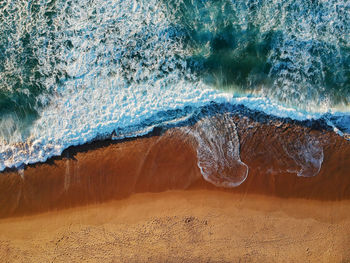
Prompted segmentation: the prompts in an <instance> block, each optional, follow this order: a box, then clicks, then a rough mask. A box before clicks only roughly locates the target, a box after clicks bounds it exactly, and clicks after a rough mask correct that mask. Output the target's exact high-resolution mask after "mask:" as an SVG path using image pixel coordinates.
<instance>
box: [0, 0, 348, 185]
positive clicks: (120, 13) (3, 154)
mask: <svg viewBox="0 0 350 263" xmlns="http://www.w3.org/2000/svg"><path fill="white" fill-rule="evenodd" d="M212 102H215V103H228V104H232V105H240V104H242V105H244V106H245V107H247V108H249V109H252V110H256V111H263V112H264V113H266V114H269V115H273V116H278V117H282V118H291V119H296V120H306V119H319V118H322V119H324V120H326V122H327V123H328V125H329V126H331V127H332V128H333V129H334V131H335V132H337V133H339V134H340V135H342V136H343V135H347V134H350V2H349V1H347V0H328V1H317V0H273V1H263V0H238V1H234V0H215V1H214V0H213V1H210V0H191V1H190V0H168V1H164V0H64V1H63V0H33V1H24V0H6V1H0V171H1V170H4V169H5V168H6V167H22V166H23V165H24V164H29V163H35V162H40V161H45V160H47V158H49V157H51V156H55V155H60V154H61V153H62V151H63V150H64V149H66V148H67V147H69V146H72V145H79V144H83V143H86V142H90V141H92V140H95V139H101V138H102V139H103V138H105V137H110V136H112V138H116V139H120V138H125V137H133V136H139V135H142V134H146V133H148V132H150V131H151V130H152V129H153V128H154V127H157V126H158V125H163V124H165V123H177V122H180V121H183V120H185V119H187V118H191V117H193V115H194V114H196V113H197V112H198V111H197V110H196V109H198V108H200V107H203V106H205V105H208V104H210V103H212ZM215 125H219V126H220V125H221V124H220V121H218V120H215V119H214V120H202V121H201V122H200V123H199V124H198V127H197V128H196V129H197V130H195V131H194V132H192V135H193V136H194V137H195V138H197V140H198V141H202V142H204V144H200V145H202V146H203V145H205V142H206V141H211V140H213V139H214V138H212V137H210V136H211V135H210V134H214V133H215V128H214V127H215ZM223 136H228V138H227V140H228V141H229V142H231V144H232V145H231V144H230V145H225V143H227V142H221V141H220V140H219V137H220V136H216V137H215V138H217V145H216V146H215V147H216V151H217V154H215V151H214V152H212V151H211V152H208V151H207V150H206V148H203V147H204V146H203V147H202V148H201V147H199V149H200V151H199V153H198V157H199V163H198V165H199V167H200V168H201V170H202V173H203V176H204V177H206V175H207V174H208V173H212V172H211V171H209V170H208V169H209V168H208V167H213V166H210V165H207V164H206V162H207V160H209V159H210V160H214V161H215V160H216V159H217V160H216V162H215V163H216V165H217V170H220V169H221V168H220V167H223V165H222V164H220V160H221V161H222V158H230V159H231V160H232V161H234V162H235V164H236V166H237V167H239V168H237V169H239V170H240V171H241V172H240V175H239V176H238V177H237V178H235V179H234V180H233V179H232V180H231V181H230V183H229V184H230V185H229V186H235V185H238V184H240V183H241V182H242V181H244V179H245V178H246V176H247V173H248V167H246V166H245V164H244V163H243V162H242V161H241V160H240V157H239V151H238V150H237V149H238V148H237V147H239V141H238V138H237V133H236V131H235V127H234V124H232V123H231V124H230V133H229V135H227V134H226V135H225V134H224V135H223ZM220 147H229V148H230V149H231V150H230V153H229V154H227V153H220V151H219V150H218V149H219V148H220ZM310 147H311V148H310ZM310 147H309V148H308V150H307V151H306V152H311V153H312V154H311V155H312V156H317V158H316V160H321V159H323V152H322V154H321V152H320V151H318V150H317V151H316V150H313V149H314V148H315V147H316V146H315V147H314V146H310ZM316 148H317V147H316ZM316 148H315V149H316ZM310 149H311V150H310ZM317 149H318V148H317ZM220 154H223V155H222V156H221V157H222V158H221V157H220ZM321 157H322V158H321ZM317 162H318V161H315V163H317ZM313 167H314V166H313ZM315 167H316V168H317V167H318V168H317V169H319V168H320V166H317V165H316V164H315ZM317 169H316V170H317ZM223 174H225V172H223ZM208 178H209V177H208V176H207V179H208ZM210 180H212V182H213V183H217V184H218V185H221V184H222V183H220V182H219V181H218V179H217V178H212V177H210ZM224 186H225V185H224Z"/></svg>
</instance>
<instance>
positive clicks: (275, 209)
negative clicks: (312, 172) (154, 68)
mask: <svg viewBox="0 0 350 263" xmlns="http://www.w3.org/2000/svg"><path fill="white" fill-rule="evenodd" d="M258 118H259V117H258ZM233 119H234V121H235V125H236V127H237V134H238V136H239V141H240V147H239V150H240V158H241V160H242V161H243V162H244V163H245V164H246V165H247V166H248V167H249V174H248V177H247V179H246V180H245V181H244V182H243V183H242V184H241V185H240V186H238V187H236V188H233V189H224V188H217V187H215V186H213V185H212V184H210V183H208V182H207V181H205V180H204V179H203V176H202V174H201V172H200V169H199V168H198V165H197V161H198V158H197V152H196V147H197V146H196V144H195V143H194V142H193V140H192V141H191V140H190V139H189V136H186V134H184V133H183V131H181V128H174V129H170V130H167V131H166V132H165V133H162V134H161V135H154V136H149V137H144V138H138V139H135V140H125V141H122V142H113V141H108V140H107V141H100V142H93V143H91V144H86V145H82V146H78V147H71V148H69V149H67V150H66V151H64V153H63V154H62V156H60V157H55V158H52V159H50V160H49V161H47V162H46V163H41V164H34V165H29V166H27V167H25V168H24V169H22V170H18V171H16V170H7V171H5V172H2V173H1V174H0V218H2V219H0V259H1V262H67V261H69V262H81V261H84V262H85V261H91V262H239V261H242V262H281V261H287V262H349V261H350V249H349V247H350V174H349V167H350V142H349V141H346V140H345V139H344V138H342V137H340V136H338V135H336V134H335V133H334V132H331V131H327V130H325V129H323V128H322V127H319V126H317V125H316V126H315V125H314V126H312V125H311V126H310V125H307V124H300V125H297V124H290V123H288V122H285V123H281V122H280V121H279V120H270V121H259V120H256V119H254V118H250V117H242V116H236V117H233ZM218 120H219V121H220V120H221V119H218ZM224 126H225V125H224ZM225 127H226V126H225ZM231 128H232V127H231ZM218 134H220V133H219V132H218ZM310 141H311V142H315V141H317V144H313V145H311V146H310V145H309V144H308V143H309V142H310ZM314 146H317V147H318V146H320V147H322V148H321V149H322V167H320V171H319V173H318V174H317V176H314V177H300V176H297V175H296V172H295V171H298V170H300V169H301V167H302V166H303V165H304V166H305V165H306V167H311V166H310V165H311V164H312V165H313V164H314V163H312V162H310V163H308V162H305V161H304V159H303V158H304V155H303V154H305V153H306V154H310V153H311V155H312V150H314V148H312V147H314ZM310 147H311V148H310ZM300 149H303V150H304V151H303V152H300V151H299V150H300ZM318 156H320V155H318ZM318 156H317V155H316V157H318ZM229 168H230V165H229ZM310 169H315V168H313V167H311V168H310ZM291 171H292V172H291ZM234 173H235V171H230V173H229V175H233V176H234ZM214 176H220V174H218V175H215V174H214Z"/></svg>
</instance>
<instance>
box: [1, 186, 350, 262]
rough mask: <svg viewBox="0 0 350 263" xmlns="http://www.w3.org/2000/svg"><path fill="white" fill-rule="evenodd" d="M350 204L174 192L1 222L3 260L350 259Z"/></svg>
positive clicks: (325, 260) (218, 193) (346, 260)
mask: <svg viewBox="0 0 350 263" xmlns="http://www.w3.org/2000/svg"><path fill="white" fill-rule="evenodd" d="M349 208H350V202H349V201H339V202H334V201H332V202H325V201H315V200H302V199H282V198H276V197H266V196H259V195H240V194H232V193H225V192H222V191H210V190H192V191H168V192H163V193H153V194H152V193H148V194H147V193H146V194H136V195H132V196H131V197H129V198H127V199H123V200H120V201H112V202H107V203H104V204H99V205H91V206H87V207H80V208H74V209H68V210H62V211H59V212H50V213H44V214H40V215H35V216H27V217H23V218H9V219H2V220H0V258H1V259H2V262H349V260H350V249H349V247H350V235H349V233H350V216H349V214H350V209H349Z"/></svg>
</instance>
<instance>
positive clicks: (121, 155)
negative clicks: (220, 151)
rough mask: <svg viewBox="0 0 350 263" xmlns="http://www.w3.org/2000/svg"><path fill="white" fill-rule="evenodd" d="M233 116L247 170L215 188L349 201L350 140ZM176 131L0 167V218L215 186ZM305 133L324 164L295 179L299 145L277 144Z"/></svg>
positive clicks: (293, 141) (304, 137)
mask: <svg viewBox="0 0 350 263" xmlns="http://www.w3.org/2000/svg"><path fill="white" fill-rule="evenodd" d="M231 118H232V120H233V121H234V122H235V126H236V127H237V133H238V137H239V142H240V145H239V150H240V158H241V160H242V161H243V162H244V163H245V164H246V165H247V166H248V167H249V173H248V177H247V179H246V180H245V181H244V182H243V183H242V184H241V185H239V186H238V187H235V188H231V189H223V188H220V189H221V191H227V192H233V193H241V194H259V195H267V196H276V197H281V198H301V199H315V200H324V201H327V200H348V199H350V176H349V173H348V171H347V169H348V168H347V167H350V142H349V141H347V140H345V139H344V138H342V137H340V136H338V135H336V134H335V133H333V132H331V131H326V130H324V129H322V128H319V127H317V126H316V127H307V126H302V125H296V124H292V123H288V122H285V123H281V122H280V120H278V119H277V120H268V121H261V120H257V119H259V116H258V117H256V119H254V118H253V117H251V116H244V117H242V116H240V115H233V116H232V117H231ZM224 124H225V125H226V123H224ZM225 127H226V126H224V128H225ZM179 129H181V127H180V128H178V127H175V128H171V129H169V130H166V131H165V132H159V134H154V135H151V136H144V137H141V138H136V139H128V140H123V141H117V142H113V141H100V142H93V143H91V144H85V145H82V146H76V147H71V148H69V149H67V150H66V151H65V152H64V154H63V155H62V156H60V157H56V158H52V159H50V160H49V161H47V162H45V163H40V164H34V165H29V166H27V167H25V168H24V169H23V170H18V171H15V170H11V171H7V172H2V173H0V218H4V217H13V216H21V215H27V214H33V213H41V212H46V211H50V210H57V209H65V208H71V207H76V206H82V205H88V204H92V203H103V202H106V201H110V200H115V199H123V198H126V197H128V196H130V195H131V194H134V193H145V192H163V191H166V190H184V189H217V187H215V186H213V185H212V184H210V183H209V182H207V181H205V180H204V179H203V176H202V174H201V172H200V169H199V168H198V165H197V162H198V156H197V152H196V149H197V148H196V147H198V146H197V145H196V144H195V143H194V142H193V140H191V139H189V137H188V136H186V135H184V133H183V132H182V131H180V130H179ZM310 136H312V138H316V139H317V140H318V141H320V142H322V147H323V148H322V150H323V151H322V154H323V156H324V158H323V159H322V160H323V163H322V166H321V167H320V168H321V169H320V172H319V173H318V174H317V175H316V176H313V177H300V176H297V175H296V172H293V173H291V172H290V170H293V169H294V170H293V171H297V170H298V169H300V167H299V166H300V165H299V163H300V160H297V161H299V163H298V162H296V161H295V158H294V157H295V156H296V157H298V154H299V155H300V153H299V152H298V149H294V148H288V151H283V149H285V148H286V147H290V145H292V146H293V145H295V144H297V143H299V144H300V141H301V140H304V141H305V142H306V143H307V142H308V140H310V138H311V137H310ZM307 146H308V145H306V146H304V145H301V146H300V147H307ZM293 151H294V152H293ZM291 154H294V155H295V156H293V155H292V157H293V158H292V157H291ZM323 156H322V157H323ZM306 164H307V163H306ZM234 172H235V171H233V172H232V173H234Z"/></svg>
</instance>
